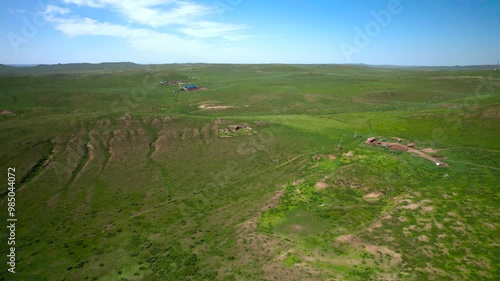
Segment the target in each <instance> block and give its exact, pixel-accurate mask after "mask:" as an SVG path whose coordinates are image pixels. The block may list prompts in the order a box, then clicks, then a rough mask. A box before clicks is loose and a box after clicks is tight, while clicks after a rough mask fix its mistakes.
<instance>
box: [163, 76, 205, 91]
mask: <svg viewBox="0 0 500 281" xmlns="http://www.w3.org/2000/svg"><path fill="white" fill-rule="evenodd" d="M188 78H189V79H198V77H196V76H189V77H188ZM160 85H162V86H171V85H178V86H179V90H176V91H173V92H191V91H198V90H207V89H206V88H203V87H199V86H197V85H196V84H192V83H186V82H184V81H160Z"/></svg>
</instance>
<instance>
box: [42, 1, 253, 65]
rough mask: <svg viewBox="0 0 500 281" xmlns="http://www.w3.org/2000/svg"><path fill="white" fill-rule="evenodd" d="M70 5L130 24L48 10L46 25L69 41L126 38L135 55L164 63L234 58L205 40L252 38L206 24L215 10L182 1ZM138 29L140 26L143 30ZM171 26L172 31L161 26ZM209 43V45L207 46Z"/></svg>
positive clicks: (226, 26)
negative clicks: (106, 12)
mask: <svg viewBox="0 0 500 281" xmlns="http://www.w3.org/2000/svg"><path fill="white" fill-rule="evenodd" d="M61 1H63V2H64V3H67V4H74V5H78V6H85V7H91V8H99V9H109V10H110V11H113V12H115V13H118V14H120V15H122V16H124V17H125V19H126V21H125V22H123V23H120V22H113V23H111V22H108V21H102V20H98V19H92V18H89V17H83V15H82V16H76V15H75V13H77V12H78V10H77V8H75V11H74V12H73V13H72V11H70V10H69V9H68V8H63V7H59V6H54V5H48V6H47V7H46V9H45V12H44V14H45V16H46V19H47V21H49V22H52V23H53V24H54V26H55V28H56V29H57V30H59V31H61V32H62V33H64V34H65V35H66V36H68V37H77V36H110V37H115V38H120V39H123V40H124V41H125V42H126V43H127V45H128V46H129V47H131V48H133V49H135V50H139V51H143V52H145V53H147V54H148V56H154V54H158V55H160V56H159V57H160V58H163V57H169V58H176V57H177V58H182V57H191V58H194V59H196V58H198V57H199V58H200V59H201V60H203V58H205V59H206V57H213V56H216V55H217V56H219V57H221V58H223V57H225V56H226V55H229V54H228V52H223V51H221V50H222V48H223V47H224V46H215V45H212V44H208V43H207V42H210V41H206V40H205V39H209V38H215V37H219V38H222V39H223V40H225V41H238V40H242V39H245V38H248V36H246V35H242V34H239V32H240V31H241V30H244V29H246V28H249V26H247V25H243V24H231V23H220V22H214V21H209V20H205V19H204V18H205V17H206V16H207V15H209V14H211V13H214V11H213V10H212V8H211V7H207V6H203V5H199V4H196V3H193V2H191V1H182V0H144V1H137V2H135V1H130V0H121V1H119V0H61ZM138 24H139V25H138ZM162 26H169V31H167V32H165V31H164V30H165V28H162V29H157V28H158V27H162ZM204 41H206V42H204Z"/></svg>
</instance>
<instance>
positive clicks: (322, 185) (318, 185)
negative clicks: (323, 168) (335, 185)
mask: <svg viewBox="0 0 500 281" xmlns="http://www.w3.org/2000/svg"><path fill="white" fill-rule="evenodd" d="M314 187H316V189H317V190H323V189H325V188H327V187H328V184H327V183H324V182H322V181H319V182H317V183H316V185H315V186H314Z"/></svg>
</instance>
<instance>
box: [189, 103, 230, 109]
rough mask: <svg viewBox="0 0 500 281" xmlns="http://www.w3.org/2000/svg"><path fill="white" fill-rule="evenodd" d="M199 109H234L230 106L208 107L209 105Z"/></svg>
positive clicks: (201, 106)
mask: <svg viewBox="0 0 500 281" xmlns="http://www.w3.org/2000/svg"><path fill="white" fill-rule="evenodd" d="M198 108H199V109H230V108H234V106H232V105H210V104H202V105H200V106H198Z"/></svg>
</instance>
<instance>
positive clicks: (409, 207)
mask: <svg viewBox="0 0 500 281" xmlns="http://www.w3.org/2000/svg"><path fill="white" fill-rule="evenodd" d="M418 207H419V205H418V204H415V203H413V204H410V205H406V206H402V207H401V209H408V210H416V209H417V208H418Z"/></svg>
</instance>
